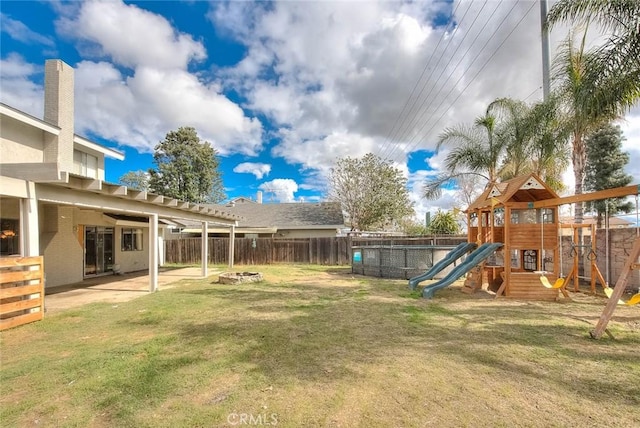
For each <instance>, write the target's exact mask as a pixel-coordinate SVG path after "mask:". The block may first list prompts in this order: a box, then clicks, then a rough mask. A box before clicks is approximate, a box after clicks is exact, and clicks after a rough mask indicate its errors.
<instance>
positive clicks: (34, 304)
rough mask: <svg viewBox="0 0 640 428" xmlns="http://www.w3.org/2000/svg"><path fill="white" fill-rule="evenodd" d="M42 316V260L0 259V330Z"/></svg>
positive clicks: (39, 257) (22, 258) (37, 258)
mask: <svg viewBox="0 0 640 428" xmlns="http://www.w3.org/2000/svg"><path fill="white" fill-rule="evenodd" d="M43 317H44V268H43V258H42V256H38V257H6V258H0V330H6V329H8V328H12V327H17V326H19V325H23V324H27V323H30V322H34V321H39V320H41V319H42V318H43Z"/></svg>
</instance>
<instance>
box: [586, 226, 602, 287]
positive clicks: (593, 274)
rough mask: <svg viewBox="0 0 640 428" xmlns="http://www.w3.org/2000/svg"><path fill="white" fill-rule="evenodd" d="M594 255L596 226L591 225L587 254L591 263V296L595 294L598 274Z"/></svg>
mask: <svg viewBox="0 0 640 428" xmlns="http://www.w3.org/2000/svg"><path fill="white" fill-rule="evenodd" d="M595 254H596V225H595V224H592V225H591V253H590V254H589V261H590V262H591V294H596V275H597V274H598V273H600V271H599V270H598V266H596V260H595V258H594V255H595ZM596 272H597V273H596ZM600 276H602V275H600ZM603 284H604V282H603Z"/></svg>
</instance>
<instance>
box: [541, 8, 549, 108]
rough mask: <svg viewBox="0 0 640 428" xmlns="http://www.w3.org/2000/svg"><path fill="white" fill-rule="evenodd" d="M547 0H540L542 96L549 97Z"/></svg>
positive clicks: (544, 98)
mask: <svg viewBox="0 0 640 428" xmlns="http://www.w3.org/2000/svg"><path fill="white" fill-rule="evenodd" d="M547 9H548V4H547V0H540V26H541V31H542V96H543V100H544V101H547V100H548V99H549V93H550V92H551V83H550V81H549V80H550V79H549V28H547Z"/></svg>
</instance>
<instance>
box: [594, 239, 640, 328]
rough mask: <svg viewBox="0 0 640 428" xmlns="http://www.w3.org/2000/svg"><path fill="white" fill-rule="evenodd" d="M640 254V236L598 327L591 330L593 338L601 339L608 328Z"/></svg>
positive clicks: (635, 242) (634, 244)
mask: <svg viewBox="0 0 640 428" xmlns="http://www.w3.org/2000/svg"><path fill="white" fill-rule="evenodd" d="M638 256H640V238H636V240H635V241H634V243H633V247H632V248H631V252H630V253H629V258H628V259H627V261H626V262H625V264H624V267H623V268H622V273H621V274H620V277H619V278H618V281H617V282H616V286H615V287H614V289H613V293H612V294H611V297H609V301H608V302H607V305H606V306H605V307H604V310H603V311H602V315H600V319H599V320H598V324H597V325H596V328H595V329H594V330H592V331H591V332H590V335H591V337H592V338H593V339H600V337H601V336H602V333H604V331H605V330H606V328H607V324H608V323H609V320H610V319H611V317H612V316H613V311H615V309H616V305H617V304H618V300H619V299H620V297H622V293H623V292H624V289H625V288H626V287H627V282H628V280H629V275H630V274H631V271H632V270H633V267H634V265H635V264H636V260H637V259H638Z"/></svg>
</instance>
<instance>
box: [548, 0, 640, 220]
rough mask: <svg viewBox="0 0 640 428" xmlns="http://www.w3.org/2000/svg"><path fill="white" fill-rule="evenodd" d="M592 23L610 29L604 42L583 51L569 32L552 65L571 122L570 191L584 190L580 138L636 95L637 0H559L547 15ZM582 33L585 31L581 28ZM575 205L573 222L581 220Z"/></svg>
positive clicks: (639, 73)
mask: <svg viewBox="0 0 640 428" xmlns="http://www.w3.org/2000/svg"><path fill="white" fill-rule="evenodd" d="M567 21H570V22H571V23H578V24H587V25H588V24H589V23H590V22H595V23H597V24H599V25H600V26H601V27H602V28H603V29H605V30H607V31H609V32H610V34H611V35H610V36H609V38H608V39H607V41H606V42H605V43H604V44H603V45H601V46H599V47H597V48H595V49H593V50H591V51H589V52H585V49H584V48H585V43H584V41H585V37H583V39H582V43H581V44H580V47H579V49H577V50H576V49H575V48H574V47H573V38H572V36H570V37H569V38H568V39H567V41H566V43H565V46H564V47H563V49H562V50H561V52H560V55H559V57H558V59H557V60H556V65H554V68H555V71H554V75H555V76H554V78H555V79H556V80H558V81H559V82H560V88H559V91H558V94H559V95H560V96H561V97H562V98H563V100H564V107H565V114H566V117H567V118H568V119H569V123H570V124H571V131H572V132H571V133H572V142H571V146H572V161H573V170H574V176H575V181H576V185H575V186H576V187H575V193H576V194H580V193H582V190H583V184H584V178H585V164H586V149H585V145H584V137H585V136H586V135H589V134H590V133H592V132H594V131H595V130H596V129H598V127H600V126H601V125H603V124H605V123H608V122H610V121H611V120H613V119H615V118H617V117H620V116H621V115H622V114H624V112H626V111H627V110H628V109H629V108H630V107H631V106H633V105H634V104H635V103H636V102H637V100H638V98H640V2H638V1H636V0H615V1H608V0H560V1H558V3H556V4H555V5H554V6H553V7H552V8H551V10H550V11H549V14H548V15H547V23H548V25H549V27H553V26H554V25H557V24H558V23H560V22H567ZM585 36H586V31H585ZM582 215H583V213H582V204H581V203H577V204H576V210H575V217H576V218H575V221H576V222H581V221H582Z"/></svg>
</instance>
